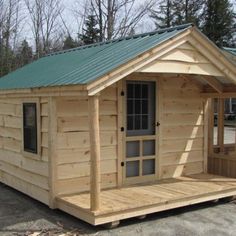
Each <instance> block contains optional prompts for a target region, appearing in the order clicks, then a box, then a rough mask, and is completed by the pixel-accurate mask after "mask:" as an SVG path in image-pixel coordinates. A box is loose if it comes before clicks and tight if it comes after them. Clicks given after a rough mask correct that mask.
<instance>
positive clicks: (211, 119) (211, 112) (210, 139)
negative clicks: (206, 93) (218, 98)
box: [208, 98, 214, 156]
mask: <svg viewBox="0 0 236 236" xmlns="http://www.w3.org/2000/svg"><path fill="white" fill-rule="evenodd" d="M213 144H214V99H212V98H210V99H208V156H210V155H212V153H213V148H214V147H213V146H214V145H213Z"/></svg>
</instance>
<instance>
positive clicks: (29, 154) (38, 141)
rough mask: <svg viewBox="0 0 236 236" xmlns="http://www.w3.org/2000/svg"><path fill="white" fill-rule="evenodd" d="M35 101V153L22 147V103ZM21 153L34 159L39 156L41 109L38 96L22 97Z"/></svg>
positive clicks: (22, 106) (22, 107) (22, 105)
mask: <svg viewBox="0 0 236 236" xmlns="http://www.w3.org/2000/svg"><path fill="white" fill-rule="evenodd" d="M25 103H35V104H36V128H37V153H34V152H31V151H27V150H25V148H24V104H25ZM21 109H22V155H24V156H26V157H31V158H35V159H37V160H38V159H40V158H41V109H40V100H39V98H31V99H22V103H21Z"/></svg>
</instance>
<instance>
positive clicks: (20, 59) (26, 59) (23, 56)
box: [16, 40, 33, 67]
mask: <svg viewBox="0 0 236 236" xmlns="http://www.w3.org/2000/svg"><path fill="white" fill-rule="evenodd" d="M16 58H17V62H16V67H21V66H24V65H26V64H29V63H30V62H31V61H32V60H33V51H32V48H31V47H30V46H29V44H28V42H27V41H26V40H23V42H22V43H21V46H20V47H19V49H18V53H17V56H16Z"/></svg>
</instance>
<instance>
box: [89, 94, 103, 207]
mask: <svg viewBox="0 0 236 236" xmlns="http://www.w3.org/2000/svg"><path fill="white" fill-rule="evenodd" d="M89 127H90V152H91V163H90V165H91V167H90V209H91V211H98V210H99V208H100V191H101V186H100V185H101V168H100V155H101V154H100V153H101V151H100V131H99V97H98V96H97V95H94V96H91V97H89Z"/></svg>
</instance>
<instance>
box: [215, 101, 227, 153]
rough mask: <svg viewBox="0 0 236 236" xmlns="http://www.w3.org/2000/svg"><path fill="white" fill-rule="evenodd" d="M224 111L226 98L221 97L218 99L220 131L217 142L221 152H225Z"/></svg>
mask: <svg viewBox="0 0 236 236" xmlns="http://www.w3.org/2000/svg"><path fill="white" fill-rule="evenodd" d="M224 111H225V100H224V98H219V100H218V119H217V121H218V132H217V134H218V135H217V144H218V145H219V147H220V152H224Z"/></svg>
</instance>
